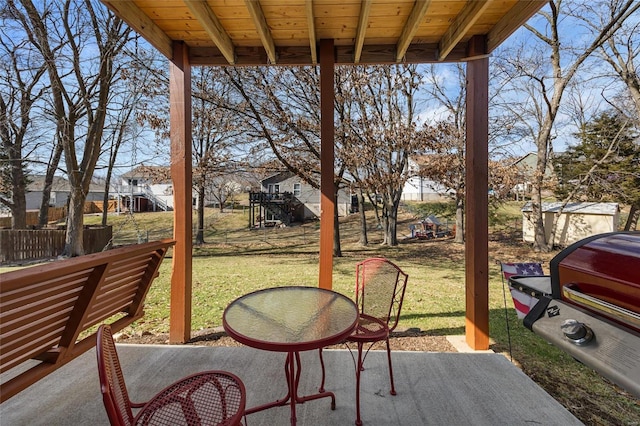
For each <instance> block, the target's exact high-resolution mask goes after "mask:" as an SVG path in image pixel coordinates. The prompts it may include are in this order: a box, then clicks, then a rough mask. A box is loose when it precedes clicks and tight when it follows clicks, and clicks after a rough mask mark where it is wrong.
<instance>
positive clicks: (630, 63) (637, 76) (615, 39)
mask: <svg viewBox="0 0 640 426" xmlns="http://www.w3.org/2000/svg"><path fill="white" fill-rule="evenodd" d="M610 6H611V12H612V13H613V12H615V3H614V2H611V5H610ZM592 28H593V29H594V30H597V27H595V26H592ZM598 54H599V56H600V57H601V58H602V59H604V60H605V61H606V62H607V63H608V64H609V65H611V67H612V68H613V70H614V72H615V74H616V75H617V76H618V78H619V79H620V80H621V81H622V82H623V84H624V85H625V87H626V89H627V92H628V95H629V99H630V100H631V105H632V106H633V107H632V108H625V107H624V106H619V105H618V108H617V109H618V111H619V112H620V113H623V114H625V115H632V114H633V117H632V118H633V119H632V122H635V123H636V127H638V128H640V71H639V70H638V59H639V58H640V20H638V19H635V20H633V19H628V20H625V22H624V23H623V25H622V27H621V28H620V29H619V30H618V31H616V32H615V33H614V34H613V36H612V37H611V38H609V39H608V40H607V42H606V43H604V44H603V45H602V46H601V47H600V49H599V51H598ZM639 217H640V205H637V204H631V206H630V211H629V216H628V218H627V223H626V224H625V229H631V228H632V227H635V226H636V224H637V223H638V219H639Z"/></svg>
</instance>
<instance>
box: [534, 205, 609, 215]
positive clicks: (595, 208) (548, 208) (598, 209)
mask: <svg viewBox="0 0 640 426" xmlns="http://www.w3.org/2000/svg"><path fill="white" fill-rule="evenodd" d="M562 204H563V203H561V202H554V203H542V211H543V212H553V213H557V212H560V209H561V208H562ZM531 211H533V208H532V206H531V202H528V203H527V204H525V205H524V207H522V212H531ZM619 211H620V206H619V205H618V203H568V204H567V205H566V206H564V208H562V212H563V213H579V214H601V215H609V216H613V215H615V214H616V213H618V212H619Z"/></svg>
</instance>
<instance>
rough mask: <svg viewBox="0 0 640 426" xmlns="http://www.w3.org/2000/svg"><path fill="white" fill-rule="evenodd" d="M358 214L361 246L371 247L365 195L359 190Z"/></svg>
mask: <svg viewBox="0 0 640 426" xmlns="http://www.w3.org/2000/svg"><path fill="white" fill-rule="evenodd" d="M358 214H359V215H360V240H359V241H358V242H359V243H360V245H363V246H366V245H369V236H368V235H367V215H366V213H365V210H364V194H363V193H362V190H361V189H360V190H358Z"/></svg>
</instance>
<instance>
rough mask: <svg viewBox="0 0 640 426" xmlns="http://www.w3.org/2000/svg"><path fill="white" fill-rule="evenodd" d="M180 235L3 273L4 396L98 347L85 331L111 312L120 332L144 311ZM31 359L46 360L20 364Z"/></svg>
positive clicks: (0, 346) (0, 342) (0, 363)
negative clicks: (24, 366)
mask: <svg viewBox="0 0 640 426" xmlns="http://www.w3.org/2000/svg"><path fill="white" fill-rule="evenodd" d="M174 243H175V241H173V240H162V241H155V242H150V243H145V244H136V245H131V246H126V247H121V248H117V249H113V250H109V251H106V252H102V253H95V254H90V255H86V256H79V257H75V258H71V259H66V260H62V261H57V262H52V263H48V264H44V265H39V266H34V267H31V268H24V269H21V270H18V271H13V272H8V273H5V274H2V279H0V371H1V372H3V376H4V377H3V379H2V380H3V382H2V383H1V388H0V402H2V401H5V400H7V399H8V398H10V397H12V396H13V395H15V394H16V393H18V392H20V391H21V390H22V389H24V388H26V387H27V386H29V385H31V384H32V383H34V382H35V381H37V380H39V379H40V378H42V377H44V376H46V375H47V374H49V373H50V372H52V371H54V370H55V369H57V368H59V367H61V366H62V365H64V364H66V363H67V362H69V361H71V360H72V359H74V358H75V357H77V356H79V355H81V354H82V353H84V352H86V351H87V350H89V349H90V348H92V347H93V346H94V345H95V333H92V334H90V335H87V336H86V337H84V338H81V339H80V338H79V336H80V334H81V333H82V332H83V331H85V330H87V329H89V328H91V327H93V326H95V325H97V324H99V323H101V322H104V321H107V320H109V321H111V326H112V330H113V331H114V332H117V331H119V330H122V329H123V328H124V327H126V326H128V325H130V324H131V323H132V322H133V321H136V320H138V319H139V318H141V317H142V315H143V309H142V308H143V302H144V299H145V297H146V294H147V292H148V291H149V287H150V286H151V283H152V282H153V280H154V279H155V278H156V277H157V276H158V269H159V267H160V264H161V263H162V260H163V259H164V256H165V254H166V253H167V250H169V248H170V247H171V246H172V245H173V244H174ZM31 360H37V361H40V362H39V363H37V364H35V365H34V366H31V367H30V368H28V369H26V370H25V369H24V368H23V367H22V364H24V363H26V362H27V361H28V362H29V363H32V362H33V361H31ZM14 370H15V371H14ZM5 377H6V378H5Z"/></svg>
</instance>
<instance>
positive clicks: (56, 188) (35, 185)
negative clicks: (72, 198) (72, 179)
mask: <svg viewBox="0 0 640 426" xmlns="http://www.w3.org/2000/svg"><path fill="white" fill-rule="evenodd" d="M29 179H30V180H31V182H30V183H29V185H27V191H28V192H42V191H44V181H45V176H44V175H35V176H29ZM70 190H71V184H70V183H69V181H68V180H67V179H65V178H63V177H61V176H54V177H53V181H52V182H51V191H52V192H69V191H70ZM89 192H104V186H103V185H97V184H93V183H92V184H90V185H89Z"/></svg>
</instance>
